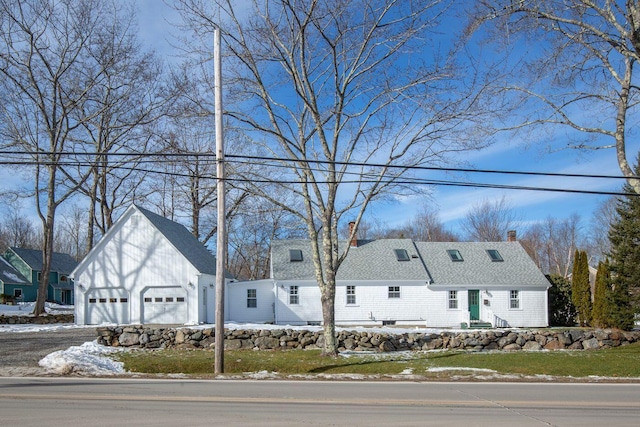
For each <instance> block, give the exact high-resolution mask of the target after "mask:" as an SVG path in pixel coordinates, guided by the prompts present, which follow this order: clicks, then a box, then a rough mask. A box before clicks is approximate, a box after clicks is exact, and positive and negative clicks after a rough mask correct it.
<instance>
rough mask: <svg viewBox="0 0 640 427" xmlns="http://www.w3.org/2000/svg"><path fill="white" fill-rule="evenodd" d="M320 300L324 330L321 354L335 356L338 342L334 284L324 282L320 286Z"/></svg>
mask: <svg viewBox="0 0 640 427" xmlns="http://www.w3.org/2000/svg"><path fill="white" fill-rule="evenodd" d="M320 292H321V294H322V295H321V297H320V300H321V301H322V321H323V325H324V326H323V330H324V348H323V350H322V355H323V356H332V357H335V356H337V355H338V342H337V340H336V318H335V302H336V284H335V281H334V282H333V283H325V284H324V287H322V288H320Z"/></svg>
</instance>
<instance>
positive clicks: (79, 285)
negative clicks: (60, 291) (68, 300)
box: [78, 283, 84, 291]
mask: <svg viewBox="0 0 640 427" xmlns="http://www.w3.org/2000/svg"><path fill="white" fill-rule="evenodd" d="M78 289H80V290H81V291H84V285H83V284H82V283H78Z"/></svg>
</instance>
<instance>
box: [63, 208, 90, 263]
mask: <svg viewBox="0 0 640 427" xmlns="http://www.w3.org/2000/svg"><path fill="white" fill-rule="evenodd" d="M87 214H88V212H87V210H86V209H84V208H81V207H79V206H78V205H74V206H72V207H71V209H66V212H63V213H62V214H61V215H60V221H59V227H58V229H57V231H56V238H55V242H54V250H55V251H56V252H62V253H65V254H69V255H71V256H72V257H73V258H75V259H76V260H78V261H80V260H81V259H82V258H83V257H84V256H85V255H86V254H87V252H89V250H90V249H89V248H88V246H87V237H86V234H87V227H86V223H87Z"/></svg>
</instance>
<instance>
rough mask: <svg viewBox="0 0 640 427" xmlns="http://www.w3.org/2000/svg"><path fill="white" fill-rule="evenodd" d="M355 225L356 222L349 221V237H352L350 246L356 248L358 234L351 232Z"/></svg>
mask: <svg viewBox="0 0 640 427" xmlns="http://www.w3.org/2000/svg"><path fill="white" fill-rule="evenodd" d="M355 226H356V223H355V222H353V221H351V222H350V223H349V236H350V237H351V236H352V235H353V237H351V247H353V248H357V247H358V236H357V235H356V234H353V228H354V227H355Z"/></svg>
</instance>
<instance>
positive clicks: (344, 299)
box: [272, 239, 549, 328]
mask: <svg viewBox="0 0 640 427" xmlns="http://www.w3.org/2000/svg"><path fill="white" fill-rule="evenodd" d="M343 244H346V243H343ZM351 244H352V247H351V248H349V254H348V256H347V258H346V259H345V261H344V262H343V264H342V265H341V266H340V269H339V270H338V274H337V280H336V299H335V319H336V324H339V325H340V324H341V325H349V324H351V325H380V324H382V325H385V324H386V325H393V324H419V325H423V326H427V327H458V328H459V327H461V326H462V327H464V326H472V324H482V325H486V326H494V327H544V326H547V325H548V314H547V289H548V288H549V282H548V281H547V280H546V278H545V276H544V275H543V274H542V272H540V270H539V269H538V268H537V267H536V266H535V264H534V263H533V261H532V260H531V258H529V256H528V255H527V253H526V252H525V251H524V249H523V248H522V246H521V245H520V243H518V242H492V243H475V242H455V243H440V242H437V243H432V242H413V241H412V240H410V239H382V240H374V241H362V240H356V241H354V242H352V243H351ZM272 279H273V280H274V283H275V288H274V299H275V316H274V321H275V323H277V324H319V323H320V322H321V321H322V307H321V303H320V291H319V288H318V286H317V284H316V281H315V273H314V266H313V261H312V259H311V252H310V245H309V242H308V241H305V240H284V241H277V242H274V243H273V247H272Z"/></svg>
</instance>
